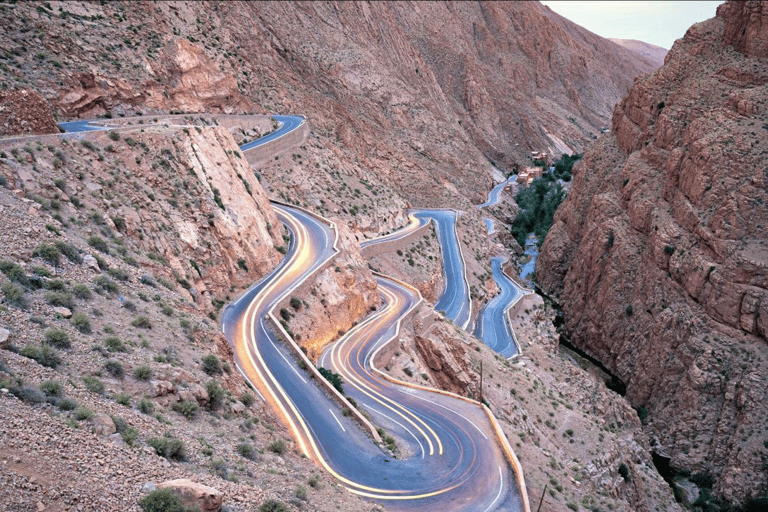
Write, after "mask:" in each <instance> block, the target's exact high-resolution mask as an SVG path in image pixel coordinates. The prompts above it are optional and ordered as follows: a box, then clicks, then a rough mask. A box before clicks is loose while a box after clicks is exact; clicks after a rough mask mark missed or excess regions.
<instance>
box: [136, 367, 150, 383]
mask: <svg viewBox="0 0 768 512" xmlns="http://www.w3.org/2000/svg"><path fill="white" fill-rule="evenodd" d="M133 376H134V377H136V378H137V379H138V380H149V379H151V378H152V368H150V367H149V366H148V365H146V364H144V365H141V366H137V367H136V368H134V369H133Z"/></svg>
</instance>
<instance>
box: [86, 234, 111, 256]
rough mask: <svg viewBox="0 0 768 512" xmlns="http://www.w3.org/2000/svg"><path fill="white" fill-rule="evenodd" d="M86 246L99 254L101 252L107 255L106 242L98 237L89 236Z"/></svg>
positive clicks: (107, 246)
mask: <svg viewBox="0 0 768 512" xmlns="http://www.w3.org/2000/svg"><path fill="white" fill-rule="evenodd" d="M88 245H90V246H91V247H93V248H94V249H96V250H97V251H99V252H103V253H104V254H109V245H107V242H106V241H105V240H104V239H103V238H101V237H100V236H96V235H91V236H89V237H88Z"/></svg>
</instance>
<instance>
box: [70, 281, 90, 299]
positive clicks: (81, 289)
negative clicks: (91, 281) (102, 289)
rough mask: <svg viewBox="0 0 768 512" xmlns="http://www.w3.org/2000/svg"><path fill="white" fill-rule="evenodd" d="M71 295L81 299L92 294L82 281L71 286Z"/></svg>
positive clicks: (88, 297) (87, 297)
mask: <svg viewBox="0 0 768 512" xmlns="http://www.w3.org/2000/svg"><path fill="white" fill-rule="evenodd" d="M72 295H74V296H75V297H77V298H78V299H83V300H89V299H90V298H91V297H92V296H93V294H92V293H91V289H90V288H88V286H86V285H84V284H83V283H77V284H76V285H75V286H73V287H72Z"/></svg>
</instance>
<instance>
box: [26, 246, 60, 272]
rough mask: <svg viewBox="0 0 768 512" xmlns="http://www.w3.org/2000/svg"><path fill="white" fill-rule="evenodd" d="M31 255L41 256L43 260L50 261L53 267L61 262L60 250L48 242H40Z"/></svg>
mask: <svg viewBox="0 0 768 512" xmlns="http://www.w3.org/2000/svg"><path fill="white" fill-rule="evenodd" d="M32 256H35V257H37V258H41V259H42V260H43V261H45V262H47V263H50V264H51V265H53V266H54V267H56V266H58V265H59V263H60V262H61V252H59V250H58V249H57V248H56V246H53V245H49V244H40V245H38V246H37V247H36V248H35V250H34V251H33V252H32Z"/></svg>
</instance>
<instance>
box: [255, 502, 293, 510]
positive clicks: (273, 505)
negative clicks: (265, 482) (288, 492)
mask: <svg viewBox="0 0 768 512" xmlns="http://www.w3.org/2000/svg"><path fill="white" fill-rule="evenodd" d="M259 512H289V509H288V507H287V506H286V505H285V503H283V502H282V501H277V500H267V501H265V502H264V503H262V504H261V505H260V506H259Z"/></svg>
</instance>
